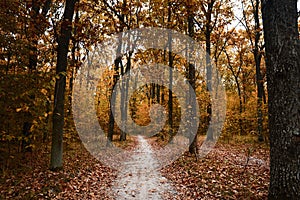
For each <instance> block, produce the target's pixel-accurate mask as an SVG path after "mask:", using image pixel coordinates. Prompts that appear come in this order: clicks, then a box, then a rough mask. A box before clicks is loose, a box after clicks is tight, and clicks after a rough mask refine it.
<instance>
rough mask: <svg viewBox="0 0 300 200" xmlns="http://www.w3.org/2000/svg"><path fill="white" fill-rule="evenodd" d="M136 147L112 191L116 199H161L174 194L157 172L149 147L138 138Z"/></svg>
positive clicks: (142, 139)
mask: <svg viewBox="0 0 300 200" xmlns="http://www.w3.org/2000/svg"><path fill="white" fill-rule="evenodd" d="M138 142H139V143H138V146H137V148H136V149H135V150H134V151H133V152H132V156H131V157H130V158H129V159H128V161H126V162H125V163H124V164H123V166H122V167H121V169H122V171H121V172H120V174H119V175H118V177H117V180H116V182H115V186H114V187H113V191H114V193H115V197H116V199H154V200H159V199H163V196H166V195H168V196H170V195H172V194H174V193H175V191H174V189H172V186H171V185H170V184H169V183H168V181H167V179H166V178H165V177H163V176H162V175H161V173H160V172H159V171H158V170H157V166H158V163H157V160H156V159H155V158H154V155H153V151H152V148H151V146H150V145H149V144H148V142H147V141H146V139H144V138H143V137H142V136H138Z"/></svg>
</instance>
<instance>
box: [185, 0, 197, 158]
mask: <svg viewBox="0 0 300 200" xmlns="http://www.w3.org/2000/svg"><path fill="white" fill-rule="evenodd" d="M191 6H192V5H188V34H189V36H190V37H191V38H193V37H194V21H193V19H194V15H193V13H192V11H191V10H192V8H191ZM192 52H193V47H192V46H191V47H189V52H188V53H189V55H188V56H189V58H190V63H189V65H188V80H189V83H190V85H191V88H190V90H193V91H190V92H189V94H192V93H193V92H194V91H195V90H196V70H195V65H193V64H192V63H191V62H192ZM187 98H188V99H187V102H188V104H189V105H195V101H196V99H193V98H192V97H191V96H188V97H187ZM194 109H195V108H192V107H188V110H187V113H188V119H189V121H190V122H189V123H188V128H190V127H191V126H192V124H191V123H192V121H193V119H194V117H196V113H195V112H196V111H195V110H194ZM197 140H198V137H197V133H196V134H195V135H194V133H191V134H190V136H189V143H190V146H189V152H190V153H192V154H195V155H196V156H197Z"/></svg>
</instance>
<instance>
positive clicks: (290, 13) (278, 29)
mask: <svg viewBox="0 0 300 200" xmlns="http://www.w3.org/2000/svg"><path fill="white" fill-rule="evenodd" d="M262 14H263V28H264V37H265V44H266V64H267V81H268V96H269V99H268V107H269V130H270V148H271V149H270V162H271V164H270V170H271V171H270V175H271V178H270V188H269V199H300V167H299V166H300V90H299V88H300V43H299V32H298V24H297V19H298V16H297V0H288V1H280V0H266V1H262Z"/></svg>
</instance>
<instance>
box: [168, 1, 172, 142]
mask: <svg viewBox="0 0 300 200" xmlns="http://www.w3.org/2000/svg"><path fill="white" fill-rule="evenodd" d="M168 22H169V23H170V22H171V2H168ZM168 42H169V43H168V45H169V46H168V49H169V101H168V109H169V115H168V123H169V137H170V138H169V142H172V140H173V94H172V89H173V71H172V69H173V55H172V34H171V33H169V35H168Z"/></svg>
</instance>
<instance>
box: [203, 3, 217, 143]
mask: <svg viewBox="0 0 300 200" xmlns="http://www.w3.org/2000/svg"><path fill="white" fill-rule="evenodd" d="M214 3H215V1H214V0H213V1H211V2H209V3H208V5H207V10H206V12H205V15H206V24H205V49H206V54H207V55H206V84H207V90H208V91H211V89H212V88H211V79H212V66H211V61H210V54H211V46H210V42H211V39H210V37H211V33H212V28H213V26H212V14H213V7H214ZM206 112H207V118H206V127H209V124H210V121H211V114H212V108H211V102H210V101H209V103H208V105H207V109H206ZM213 139H214V136H213V131H212V129H209V128H208V132H207V137H206V140H208V141H212V140H213Z"/></svg>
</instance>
